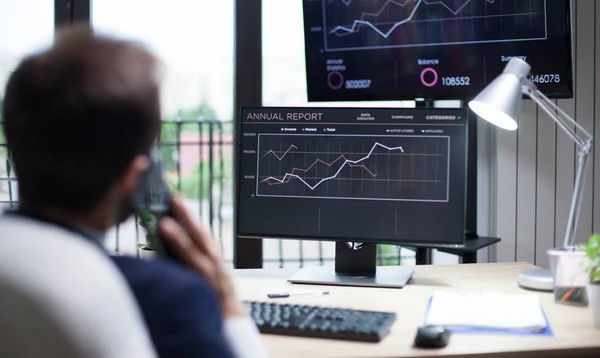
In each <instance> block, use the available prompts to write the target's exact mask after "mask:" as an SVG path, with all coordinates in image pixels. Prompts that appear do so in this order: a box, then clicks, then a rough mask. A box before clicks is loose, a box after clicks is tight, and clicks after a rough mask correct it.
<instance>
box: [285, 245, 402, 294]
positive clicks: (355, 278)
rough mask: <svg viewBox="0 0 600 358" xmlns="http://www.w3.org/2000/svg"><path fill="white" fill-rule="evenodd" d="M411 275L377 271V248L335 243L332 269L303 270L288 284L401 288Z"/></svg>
mask: <svg viewBox="0 0 600 358" xmlns="http://www.w3.org/2000/svg"><path fill="white" fill-rule="evenodd" d="M413 274H414V271H413V270H410V269H402V268H399V267H392V266H380V267H377V244H373V243H351V242H350V243H349V242H343V241H338V242H336V243H335V269H334V268H333V267H327V266H314V267H312V266H311V267H305V268H302V269H300V271H298V272H297V273H296V274H295V275H294V276H292V277H290V278H289V279H288V281H289V282H291V283H297V284H312V285H335V286H365V287H386V288H402V287H404V286H405V285H406V284H407V283H408V282H409V281H410V279H411V278H412V276H413Z"/></svg>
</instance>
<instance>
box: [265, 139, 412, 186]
mask: <svg viewBox="0 0 600 358" xmlns="http://www.w3.org/2000/svg"><path fill="white" fill-rule="evenodd" d="M292 147H294V148H297V147H295V146H293V145H292V146H290V149H291V148H292ZM377 147H381V148H385V149H387V150H389V151H400V152H401V153H404V149H402V147H394V148H390V147H387V146H385V145H383V144H381V143H377V142H375V144H374V145H373V148H371V150H370V151H369V154H367V155H366V156H365V157H363V158H360V159H358V160H350V159H347V158H346V157H345V156H344V155H343V154H342V155H340V156H339V157H337V159H336V160H334V161H333V162H331V163H327V162H325V161H323V160H321V159H317V160H315V161H314V163H313V164H311V165H310V166H309V167H308V168H306V169H300V168H293V169H292V171H291V173H285V175H284V176H283V178H282V179H278V178H275V177H267V178H266V179H263V180H262V181H261V183H264V182H267V183H268V184H269V185H276V184H285V183H288V182H289V180H290V179H291V178H297V179H299V180H300V181H301V182H303V183H304V184H305V185H306V186H307V187H309V188H310V190H314V189H315V188H316V187H318V186H319V185H321V184H322V183H323V182H326V181H328V180H331V179H335V178H337V177H338V175H339V174H340V172H341V171H342V169H344V167H345V166H346V165H348V166H350V167H360V168H363V169H364V170H366V171H367V172H368V173H369V174H371V175H372V176H373V177H376V176H377V174H375V173H373V172H372V171H370V170H369V168H367V167H366V166H364V165H362V164H359V163H361V162H364V161H365V160H367V159H369V158H370V157H371V155H372V154H373V151H374V150H375V149H376V148H377ZM290 149H288V152H289V150H290ZM270 152H271V153H273V155H275V156H276V157H277V158H279V157H278V156H277V154H275V153H274V152H273V151H270ZM286 154H287V152H286ZM283 156H285V154H284V155H283ZM283 156H282V158H279V160H281V159H283ZM341 159H344V162H343V163H342V165H341V166H340V168H339V169H338V171H337V172H335V174H334V175H332V176H329V177H325V178H323V179H321V180H319V181H318V182H317V183H316V184H315V185H310V184H309V183H307V182H306V181H304V179H302V177H300V176H299V175H297V174H294V172H296V171H299V172H305V173H306V172H308V171H310V170H311V169H312V168H313V167H314V166H315V165H317V164H318V163H323V164H325V165H327V166H328V167H331V166H332V165H334V164H335V163H337V162H338V161H340V160H341ZM273 182H274V183H273Z"/></svg>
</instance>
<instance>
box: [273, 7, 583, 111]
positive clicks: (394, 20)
mask: <svg viewBox="0 0 600 358" xmlns="http://www.w3.org/2000/svg"><path fill="white" fill-rule="evenodd" d="M303 4H304V6H303V12H304V29H305V30H304V40H305V59H306V85H307V94H308V100H309V101H376V100H401V99H407V100H412V99H415V98H428V99H429V98H430V99H436V100H441V99H452V100H456V99H461V100H466V99H471V98H473V97H475V96H476V95H477V94H478V93H479V92H480V91H482V90H483V88H484V87H485V86H486V85H488V84H489V82H490V81H492V80H493V79H494V78H495V77H496V76H498V75H499V74H500V73H501V72H502V70H503V69H504V67H505V66H506V63H507V62H508V61H509V60H510V59H511V58H513V57H518V58H521V59H524V60H526V61H527V62H528V63H529V64H530V65H531V66H532V68H534V69H535V71H536V72H535V73H531V74H530V76H529V79H530V80H531V81H532V82H534V83H535V84H536V85H537V86H538V87H539V89H540V91H542V92H543V93H544V94H545V95H546V96H548V97H550V98H571V97H573V82H574V81H573V45H572V43H573V41H572V21H571V17H572V10H571V8H572V6H573V5H572V3H571V1H570V0H527V1H525V0H512V1H506V0H472V1H471V0H455V1H449V0H447V1H440V0H396V1H392V0H305V1H303ZM282 30H284V29H282ZM590 31H591V30H590Z"/></svg>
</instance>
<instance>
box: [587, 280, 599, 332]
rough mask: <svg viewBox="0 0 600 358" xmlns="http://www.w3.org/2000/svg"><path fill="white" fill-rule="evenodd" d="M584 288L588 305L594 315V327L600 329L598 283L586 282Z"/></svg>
mask: <svg viewBox="0 0 600 358" xmlns="http://www.w3.org/2000/svg"><path fill="white" fill-rule="evenodd" d="M586 290H587V296H588V302H589V306H590V309H591V310H592V316H593V317H594V327H596V328H598V329H600V283H588V284H587V286H586Z"/></svg>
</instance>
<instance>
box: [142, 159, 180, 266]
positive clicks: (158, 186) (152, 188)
mask: <svg viewBox="0 0 600 358" xmlns="http://www.w3.org/2000/svg"><path fill="white" fill-rule="evenodd" d="M149 157H150V166H149V167H148V168H147V169H146V170H145V171H144V173H143V174H142V176H141V178H140V181H139V183H138V185H137V187H136V189H135V190H134V193H133V195H132V206H133V209H134V212H135V213H137V215H138V216H139V218H140V223H141V225H142V226H143V227H145V228H146V230H147V231H148V235H149V238H148V241H149V242H151V243H152V245H151V246H152V247H151V249H154V250H156V251H157V252H158V253H159V254H160V255H163V256H169V257H172V258H174V256H173V253H172V250H171V249H170V248H169V247H168V245H166V244H165V241H164V240H163V238H162V237H161V235H160V233H159V230H158V222H159V221H160V219H161V218H163V217H165V216H172V215H171V191H170V190H169V186H168V185H167V183H166V182H165V180H164V177H163V170H162V164H161V160H160V155H159V153H158V151H157V150H153V151H152V152H151V153H150V155H149Z"/></svg>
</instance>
